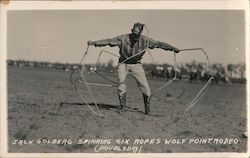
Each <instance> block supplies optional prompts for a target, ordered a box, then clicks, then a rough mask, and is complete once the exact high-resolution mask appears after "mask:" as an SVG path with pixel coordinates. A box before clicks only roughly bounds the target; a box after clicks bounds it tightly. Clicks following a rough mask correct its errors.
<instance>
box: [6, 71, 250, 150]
mask: <svg viewBox="0 0 250 158" xmlns="http://www.w3.org/2000/svg"><path fill="white" fill-rule="evenodd" d="M69 75H70V72H65V71H56V70H42V69H28V68H26V69H25V68H14V67H9V68H8V140H9V142H8V147H9V152H24V153H30V152H35V153H36V152H52V153H55V152H57V153H64V152H70V153H79V152H84V153H93V152H142V153H182V152H246V148H247V147H246V146H247V138H245V137H244V136H243V133H244V132H246V85H244V84H222V83H221V84H218V85H214V86H212V87H211V88H210V89H209V91H208V92H207V94H206V95H205V96H204V97H202V98H201V99H200V100H199V102H198V103H197V104H196V105H195V106H194V107H192V108H191V109H190V110H189V111H188V112H187V113H186V114H185V115H183V117H182V119H181V120H179V121H178V122H177V123H175V122H174V120H175V119H176V117H177V116H178V115H179V114H180V113H181V112H183V110H185V109H186V108H187V105H188V103H189V102H190V101H191V100H192V98H193V97H194V96H195V95H196V94H197V93H198V92H199V90H200V89H201V88H202V87H203V84H201V83H200V82H198V83H189V82H188V81H185V82H181V84H180V83H174V84H173V85H172V86H170V87H168V88H167V89H164V90H163V92H161V93H160V94H159V95H158V96H159V97H161V98H160V99H161V100H158V101H156V100H153V101H152V115H150V116H147V115H144V114H143V112H144V106H143V102H142V96H141V94H140V92H139V90H138V88H137V86H136V82H135V81H134V80H133V78H131V77H129V78H128V80H127V85H128V106H129V107H130V109H128V110H126V111H123V112H121V113H119V112H118V110H117V108H118V107H119V106H118V105H119V104H118V99H117V94H116V89H115V88H110V87H106V88H105V87H99V86H95V87H93V93H94V95H95V96H96V99H97V103H98V105H99V109H100V112H101V113H102V114H103V115H104V117H99V116H97V115H95V114H93V113H92V112H91V110H90V109H89V107H88V106H87V105H86V104H85V103H83V101H82V100H81V98H80V96H79V95H78V94H77V92H76V91H75V89H74V87H73V86H72V84H71V83H70V81H69ZM113 77H114V76H113ZM88 80H90V81H91V82H98V83H99V82H102V81H103V80H102V79H99V78H98V77H97V76H95V75H93V76H90V77H89V78H88ZM149 82H150V85H151V87H152V91H154V90H155V89H157V88H158V87H160V86H162V85H163V84H164V83H166V81H160V80H158V81H156V80H150V81H149ZM180 85H182V86H183V88H184V89H185V92H184V94H183V95H182V96H181V97H180V98H179V99H178V100H176V99H171V97H174V94H171V92H172V93H176V94H177V90H179V89H181V86H180ZM83 88H84V87H83ZM166 91H167V92H166ZM164 92H165V93H164ZM82 94H83V95H85V93H82ZM166 94H167V95H166ZM166 96H168V97H169V98H167V97H166ZM87 98H89V97H87ZM166 98H167V99H166ZM87 101H88V102H89V103H92V102H93V100H91V99H87ZM91 107H92V109H94V110H95V111H97V109H95V106H93V104H91ZM60 139H64V140H60ZM98 140H99V141H100V140H102V142H101V143H100V142H99V143H97V141H98ZM90 141H92V142H90ZM105 141H106V143H105Z"/></svg>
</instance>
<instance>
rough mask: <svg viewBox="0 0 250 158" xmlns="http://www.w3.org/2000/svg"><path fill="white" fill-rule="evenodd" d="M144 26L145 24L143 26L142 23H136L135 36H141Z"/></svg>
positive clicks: (133, 29) (133, 31)
mask: <svg viewBox="0 0 250 158" xmlns="http://www.w3.org/2000/svg"><path fill="white" fill-rule="evenodd" d="M143 26H144V24H141V23H138V22H137V23H135V24H134V26H133V28H132V30H131V31H132V33H135V34H141V32H142V30H143Z"/></svg>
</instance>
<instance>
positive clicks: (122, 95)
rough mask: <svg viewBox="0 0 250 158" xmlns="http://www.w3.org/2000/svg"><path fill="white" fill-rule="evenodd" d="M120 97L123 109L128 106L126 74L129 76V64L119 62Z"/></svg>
mask: <svg viewBox="0 0 250 158" xmlns="http://www.w3.org/2000/svg"><path fill="white" fill-rule="evenodd" d="M117 73H118V84H119V85H118V88H117V90H118V97H119V101H120V106H121V107H120V109H123V108H124V107H125V106H126V84H125V80H126V76H127V65H126V64H119V65H118V70H117Z"/></svg>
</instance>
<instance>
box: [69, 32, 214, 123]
mask: <svg viewBox="0 0 250 158" xmlns="http://www.w3.org/2000/svg"><path fill="white" fill-rule="evenodd" d="M145 28H146V27H145ZM146 30H147V34H148V35H149V31H148V29H147V28H146ZM148 46H149V43H147V46H146V48H145V49H143V50H141V51H139V52H138V53H136V54H134V55H132V56H130V57H129V58H126V59H125V60H123V61H122V62H120V63H119V64H121V63H125V62H126V61H128V60H130V59H132V58H134V57H136V56H138V55H141V54H142V53H144V52H145V51H146V50H147V52H148V53H149V55H150V57H151V58H152V60H153V61H154V63H155V64H156V61H155V60H154V58H153V55H152V54H151V52H150V51H149V50H148ZM88 50H89V45H88V47H87V49H86V51H85V53H84V54H83V56H82V59H81V61H80V66H81V71H80V75H79V76H78V77H77V78H76V79H75V80H73V74H74V73H75V71H76V70H73V71H72V73H71V74H70V81H71V83H72V84H73V85H74V87H75V89H76V91H77V93H78V94H79V95H80V97H81V99H82V101H83V102H84V103H85V104H86V105H87V106H88V108H89V109H90V110H91V111H92V112H93V113H94V114H96V115H97V116H100V117H104V115H103V114H102V113H101V112H100V109H99V107H98V104H97V101H96V99H95V97H94V95H93V93H92V89H91V87H90V85H93V86H103V87H117V86H118V83H117V82H115V81H113V80H111V79H110V78H108V77H106V76H105V75H103V74H101V73H99V72H98V70H93V71H89V72H87V73H85V72H84V70H85V60H86V57H87V54H88ZM191 50H201V51H202V52H203V54H204V55H205V56H206V59H207V62H208V66H209V65H210V62H209V58H208V55H207V53H206V52H205V51H204V50H203V49H202V48H191V49H182V50H180V51H191ZM103 53H107V54H110V55H113V56H115V57H119V56H118V55H116V54H113V53H111V52H108V51H105V50H102V51H101V52H100V54H99V56H98V58H97V61H96V65H98V63H99V60H100V57H101V55H102V54H103ZM176 69H177V67H176V53H174V70H175V74H174V77H173V78H172V79H171V80H170V81H168V82H167V83H166V84H164V85H163V86H161V87H159V88H158V89H156V90H155V91H154V92H153V93H152V95H151V98H152V99H153V100H158V99H157V98H155V97H154V96H156V94H158V93H159V92H161V91H162V90H163V89H164V88H165V87H167V86H169V85H171V84H172V83H173V82H175V81H180V79H178V78H177V71H176ZM91 73H95V74H97V75H99V76H100V77H102V78H103V79H104V80H106V81H108V82H110V83H111V84H102V83H91V82H87V80H86V77H85V76H86V75H88V74H91ZM213 79H214V76H212V77H210V79H209V80H208V81H207V83H206V84H205V85H204V86H203V88H202V89H201V90H200V91H199V92H198V93H197V95H196V96H195V97H194V98H193V99H192V101H191V102H190V103H189V104H188V106H187V108H186V109H185V110H184V111H183V112H182V113H181V114H180V115H179V116H178V117H177V119H176V121H175V122H177V121H178V120H180V118H181V117H182V115H184V114H185V113H186V112H187V111H188V110H189V109H191V108H192V107H193V106H194V105H195V104H196V103H197V102H198V101H199V100H200V98H202V97H203V96H204V95H205V94H206V92H207V90H208V88H209V87H210V86H209V84H210V83H211V82H212V80H213ZM77 83H79V84H83V85H85V86H86V88H87V92H85V93H86V94H89V95H90V97H91V99H92V100H93V102H94V103H93V104H94V106H95V107H96V109H97V112H96V111H95V110H94V109H93V108H92V107H91V106H90V104H89V103H88V102H87V101H86V99H85V97H84V96H83V95H82V93H81V92H80V91H79V90H78V87H77ZM183 93H184V87H183V85H182V91H181V93H180V94H179V95H178V96H177V97H176V98H179V97H181V96H182V95H183Z"/></svg>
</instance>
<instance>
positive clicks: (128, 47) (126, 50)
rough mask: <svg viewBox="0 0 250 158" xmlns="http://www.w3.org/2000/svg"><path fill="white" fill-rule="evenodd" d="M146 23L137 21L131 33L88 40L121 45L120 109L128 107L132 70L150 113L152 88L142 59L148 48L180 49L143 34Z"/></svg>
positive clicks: (99, 45)
mask: <svg viewBox="0 0 250 158" xmlns="http://www.w3.org/2000/svg"><path fill="white" fill-rule="evenodd" d="M143 28H144V24H141V23H135V24H134V26H133V28H132V29H131V33H130V34H125V35H120V36H117V37H114V38H110V39H103V40H98V41H88V45H94V46H95V47H102V46H111V47H114V46H116V47H119V49H120V51H119V54H120V58H119V65H118V71H117V72H118V96H119V101H120V109H121V110H122V109H124V107H126V84H125V80H126V76H127V74H128V72H130V73H131V74H132V75H133V76H134V77H135V79H136V81H137V83H138V86H139V88H140V91H141V92H142V95H143V99H144V107H145V114H149V113H150V98H151V90H150V87H149V84H148V81H147V78H146V75H145V71H144V69H143V67H142V64H141V59H142V57H143V55H144V54H145V51H146V49H147V48H149V49H154V48H161V49H164V50H169V51H174V52H175V53H178V52H179V51H180V50H179V49H178V48H176V47H173V46H171V45H170V44H168V43H165V42H160V41H155V40H153V39H151V38H149V37H147V36H143V35H142V31H143Z"/></svg>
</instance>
